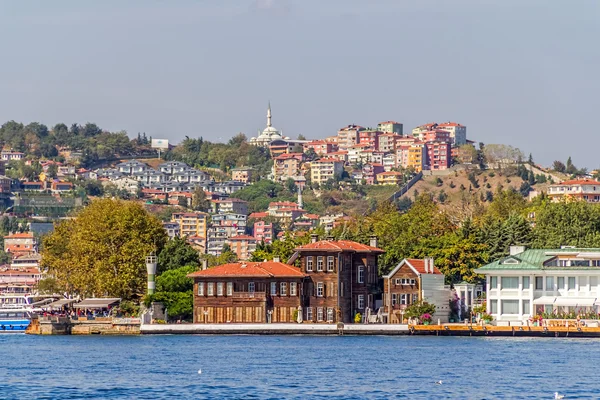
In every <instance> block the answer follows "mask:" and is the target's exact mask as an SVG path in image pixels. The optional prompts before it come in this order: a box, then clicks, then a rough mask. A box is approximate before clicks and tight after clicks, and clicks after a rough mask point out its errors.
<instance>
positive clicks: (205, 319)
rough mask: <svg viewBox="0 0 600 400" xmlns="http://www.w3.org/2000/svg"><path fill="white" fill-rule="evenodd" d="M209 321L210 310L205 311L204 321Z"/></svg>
mask: <svg viewBox="0 0 600 400" xmlns="http://www.w3.org/2000/svg"><path fill="white" fill-rule="evenodd" d="M207 322H208V310H206V311H204V323H205V324H206V323H207Z"/></svg>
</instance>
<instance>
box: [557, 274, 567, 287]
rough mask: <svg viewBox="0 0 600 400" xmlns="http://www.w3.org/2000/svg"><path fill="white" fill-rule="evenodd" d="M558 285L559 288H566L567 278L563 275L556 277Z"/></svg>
mask: <svg viewBox="0 0 600 400" xmlns="http://www.w3.org/2000/svg"><path fill="white" fill-rule="evenodd" d="M556 286H558V290H562V289H564V288H565V278H564V277H563V276H559V277H558V278H556Z"/></svg>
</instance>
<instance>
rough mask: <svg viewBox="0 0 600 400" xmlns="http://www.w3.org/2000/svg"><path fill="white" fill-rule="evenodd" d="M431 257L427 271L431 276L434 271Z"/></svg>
mask: <svg viewBox="0 0 600 400" xmlns="http://www.w3.org/2000/svg"><path fill="white" fill-rule="evenodd" d="M433 266H434V264H433V257H429V269H430V270H431V273H432V274H433V272H434V269H433Z"/></svg>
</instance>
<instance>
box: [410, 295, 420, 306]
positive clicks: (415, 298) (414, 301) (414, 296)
mask: <svg viewBox="0 0 600 400" xmlns="http://www.w3.org/2000/svg"><path fill="white" fill-rule="evenodd" d="M418 301H419V295H418V294H416V293H415V294H413V298H412V303H413V304H414V303H416V302H418Z"/></svg>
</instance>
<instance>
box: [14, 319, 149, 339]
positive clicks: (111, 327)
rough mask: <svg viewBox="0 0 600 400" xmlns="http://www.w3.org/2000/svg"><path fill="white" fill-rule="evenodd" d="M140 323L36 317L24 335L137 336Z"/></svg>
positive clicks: (124, 320) (116, 320)
mask: <svg viewBox="0 0 600 400" xmlns="http://www.w3.org/2000/svg"><path fill="white" fill-rule="evenodd" d="M140 323H141V321H140V319H139V318H95V319H87V318H80V319H70V318H67V317H38V318H34V319H32V320H31V323H30V325H29V327H28V328H27V331H26V333H28V334H31V335H139V334H140Z"/></svg>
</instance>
